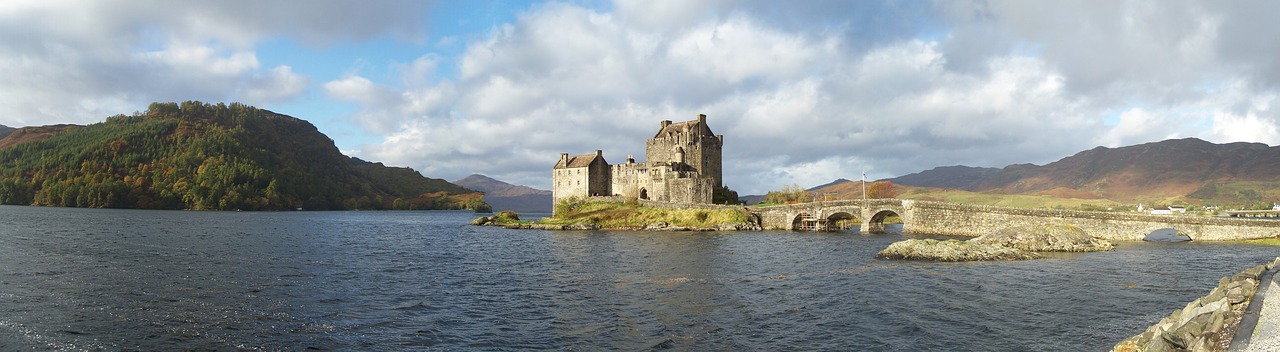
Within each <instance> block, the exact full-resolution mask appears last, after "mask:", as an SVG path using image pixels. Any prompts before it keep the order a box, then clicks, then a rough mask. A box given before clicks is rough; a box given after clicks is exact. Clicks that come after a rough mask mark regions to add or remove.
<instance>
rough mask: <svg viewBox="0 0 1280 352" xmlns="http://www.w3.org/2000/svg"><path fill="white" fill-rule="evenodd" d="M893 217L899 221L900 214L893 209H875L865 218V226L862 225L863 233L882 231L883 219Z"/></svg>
mask: <svg viewBox="0 0 1280 352" xmlns="http://www.w3.org/2000/svg"><path fill="white" fill-rule="evenodd" d="M894 218H896V219H898V220H899V221H901V219H902V214H899V213H898V211H897V210H893V209H880V210H876V211H875V212H874V213H872V214H871V216H870V217H868V218H867V223H866V226H863V233H884V232H885V231H884V221H885V220H886V219H894Z"/></svg>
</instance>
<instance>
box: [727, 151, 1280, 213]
mask: <svg viewBox="0 0 1280 352" xmlns="http://www.w3.org/2000/svg"><path fill="white" fill-rule="evenodd" d="M887 180H888V181H892V182H893V183H894V184H897V185H900V186H908V187H926V188H942V189H959V190H965V191H971V192H982V193H988V194H1010V195H1036V196H1050V197H1057V198H1073V199H1107V200H1111V201H1115V202H1119V203H1147V204H1170V203H1189V204H1226V205H1235V206H1244V207H1248V206H1255V207H1264V206H1265V207H1269V206H1270V205H1269V204H1270V203H1271V202H1277V201H1280V147H1270V146H1267V145H1265V144H1261V143H1227V144H1215V143H1210V142H1206V141H1203V140H1200V139H1195V138H1185V139H1173V140H1166V141H1161V142H1153V143H1146V144H1140V145H1134V146H1127V147H1120V148H1106V147H1097V148H1094V149H1090V150H1087V151H1083V152H1080V153H1077V154H1075V155H1072V156H1069V157H1066V158H1063V159H1061V160H1058V161H1055V162H1052V163H1049V164H1046V165H1043V166H1041V165H1034V164H1015V165H1009V166H1007V167H1004V168H1000V169H997V168H981V167H969V166H959V165H958V166H947V167H938V168H933V169H930V170H927V171H921V172H918V173H914V174H910V175H905V176H901V177H895V178H890V179H887ZM860 187H861V185H860V184H859V183H858V182H856V181H848V180H844V179H840V180H837V181H835V182H832V183H828V184H825V185H821V186H818V187H814V188H812V189H810V191H811V192H829V193H839V194H847V195H848V196H850V197H853V196H860V195H861V190H860V189H859V188H860ZM899 193H900V194H901V193H902V192H899ZM744 198H746V197H744Z"/></svg>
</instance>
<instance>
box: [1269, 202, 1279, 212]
mask: <svg viewBox="0 0 1280 352" xmlns="http://www.w3.org/2000/svg"><path fill="white" fill-rule="evenodd" d="M1271 210H1280V203H1271Z"/></svg>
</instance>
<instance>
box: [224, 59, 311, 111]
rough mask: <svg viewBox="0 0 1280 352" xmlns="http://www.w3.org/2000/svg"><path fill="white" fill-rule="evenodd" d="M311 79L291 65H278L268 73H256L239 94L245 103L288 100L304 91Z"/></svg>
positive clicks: (258, 103) (259, 103) (269, 102)
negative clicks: (294, 70) (296, 71)
mask: <svg viewBox="0 0 1280 352" xmlns="http://www.w3.org/2000/svg"><path fill="white" fill-rule="evenodd" d="M309 85H311V79H310V78H307V77H306V76H302V75H299V74H296V73H294V72H293V68H291V67H289V66H284V65H282V66H276V67H275V68H273V69H271V71H268V72H267V74H265V75H264V74H255V75H253V77H252V78H251V79H250V80H249V82H248V84H247V85H246V86H245V87H243V88H242V89H241V90H240V92H239V93H238V94H237V96H239V97H240V99H242V100H243V101H244V102H245V103H248V104H254V105H266V104H271V103H274V102H279V101H287V100H289V99H292V98H294V97H297V96H299V95H302V94H303V93H306V91H307V86H309Z"/></svg>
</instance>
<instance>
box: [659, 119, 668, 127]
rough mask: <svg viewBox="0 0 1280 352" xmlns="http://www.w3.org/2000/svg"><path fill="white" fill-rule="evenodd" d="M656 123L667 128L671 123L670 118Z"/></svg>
mask: <svg viewBox="0 0 1280 352" xmlns="http://www.w3.org/2000/svg"><path fill="white" fill-rule="evenodd" d="M658 124H660V125H662V128H667V126H668V125H671V120H662V122H659V123H658Z"/></svg>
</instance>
